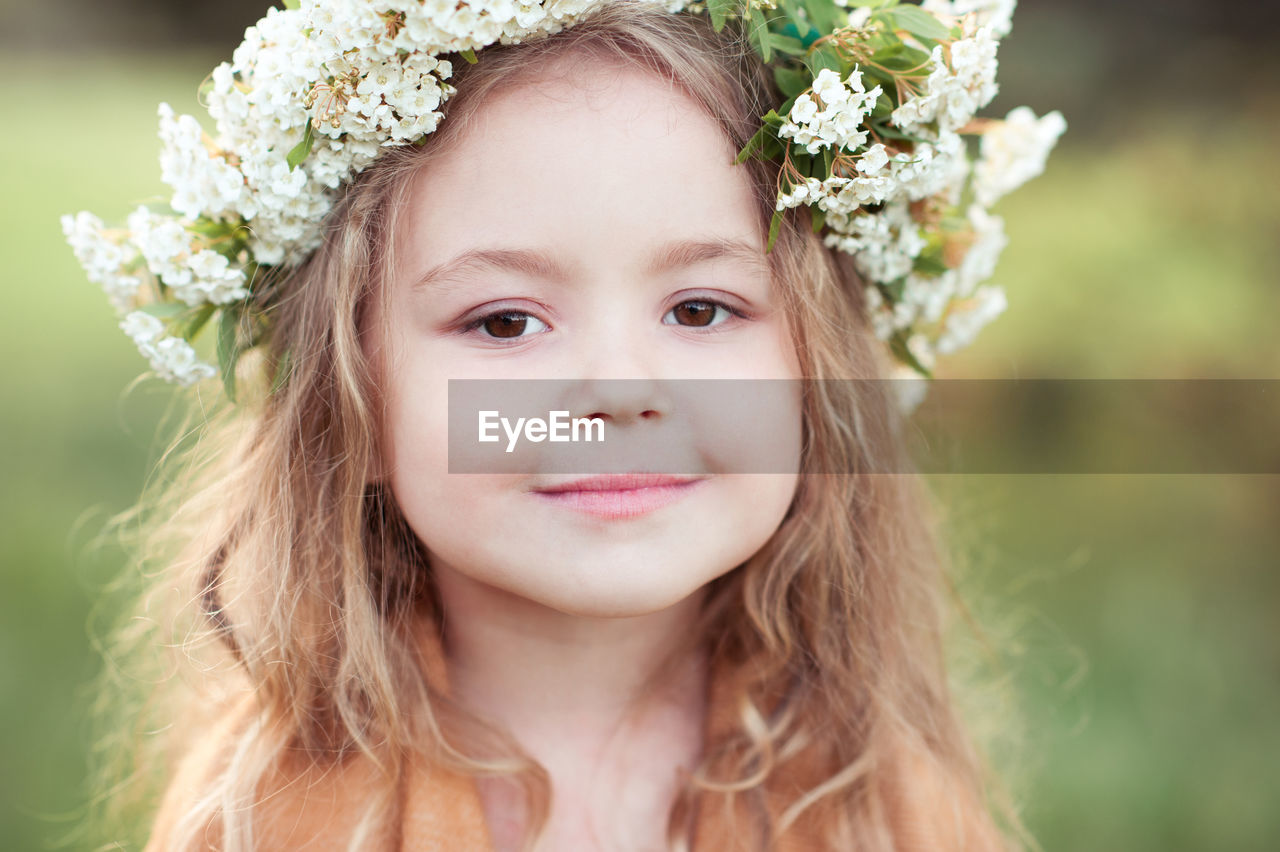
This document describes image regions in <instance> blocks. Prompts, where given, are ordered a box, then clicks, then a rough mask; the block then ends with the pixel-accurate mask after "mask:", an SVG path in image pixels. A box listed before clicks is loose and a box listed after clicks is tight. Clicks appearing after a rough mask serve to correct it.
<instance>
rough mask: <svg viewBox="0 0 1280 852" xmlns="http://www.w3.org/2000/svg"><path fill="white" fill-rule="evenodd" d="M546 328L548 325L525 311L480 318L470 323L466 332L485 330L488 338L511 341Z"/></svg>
mask: <svg viewBox="0 0 1280 852" xmlns="http://www.w3.org/2000/svg"><path fill="white" fill-rule="evenodd" d="M546 328H547V324H546V323H544V322H543V321H542V320H540V319H538V318H537V317H535V316H533V315H532V314H527V313H524V312H523V311H498V312H497V313H493V314H488V315H486V316H483V317H480V318H479V319H477V320H475V321H474V322H472V323H470V324H469V325H468V326H467V328H466V331H474V330H476V329H483V330H484V333H485V335H486V336H488V337H494V338H498V339H511V338H519V337H528V336H529V335H530V334H537V333H538V332H540V331H544V330H545V329H546Z"/></svg>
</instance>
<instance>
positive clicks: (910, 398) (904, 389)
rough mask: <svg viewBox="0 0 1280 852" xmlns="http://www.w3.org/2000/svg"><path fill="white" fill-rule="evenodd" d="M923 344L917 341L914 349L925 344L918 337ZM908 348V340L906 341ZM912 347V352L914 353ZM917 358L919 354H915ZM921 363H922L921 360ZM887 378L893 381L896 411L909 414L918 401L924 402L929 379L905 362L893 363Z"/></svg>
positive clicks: (914, 337)
mask: <svg viewBox="0 0 1280 852" xmlns="http://www.w3.org/2000/svg"><path fill="white" fill-rule="evenodd" d="M917 337H919V335H912V338H911V340H915V339H916V338H917ZM920 340H921V341H922V342H923V346H922V345H921V344H920V343H917V344H916V346H915V347H914V349H921V350H923V348H924V346H927V345H928V343H927V341H924V338H923V337H920ZM908 348H912V347H911V346H910V342H908ZM914 349H913V354H914ZM917 360H919V356H917ZM921 363H924V362H923V361H921ZM926 366H928V365H926ZM889 380H890V381H891V382H892V383H893V396H894V400H895V401H896V402H897V404H898V411H899V412H901V413H902V414H904V415H905V414H910V413H911V412H913V411H915V410H916V409H917V408H919V407H920V403H922V402H924V398H925V395H926V394H927V393H928V391H929V380H928V379H926V378H925V377H924V376H922V375H920V374H919V373H917V372H916V371H915V370H913V369H912V368H910V367H908V366H907V365H906V364H894V365H893V367H892V372H891V373H890V374H889Z"/></svg>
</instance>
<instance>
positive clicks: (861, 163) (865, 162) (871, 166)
mask: <svg viewBox="0 0 1280 852" xmlns="http://www.w3.org/2000/svg"><path fill="white" fill-rule="evenodd" d="M887 165H889V155H888V153H887V152H886V151H885V147H884V145H883V144H882V143H879V142H877V143H876V144H875V145H872V146H871V147H870V148H868V149H867V151H866V153H865V154H863V155H862V157H861V158H859V160H858V165H857V169H858V171H860V172H862V173H863V174H864V175H866V176H867V177H875V176H876V175H878V174H880V170H881V169H883V168H884V167H885V166H887Z"/></svg>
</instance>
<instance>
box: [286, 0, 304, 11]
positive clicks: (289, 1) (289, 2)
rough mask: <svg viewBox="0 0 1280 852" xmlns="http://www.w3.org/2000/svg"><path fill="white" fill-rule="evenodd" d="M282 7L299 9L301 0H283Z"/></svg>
mask: <svg viewBox="0 0 1280 852" xmlns="http://www.w3.org/2000/svg"><path fill="white" fill-rule="evenodd" d="M284 7H285V8H286V9H301V8H302V0H284Z"/></svg>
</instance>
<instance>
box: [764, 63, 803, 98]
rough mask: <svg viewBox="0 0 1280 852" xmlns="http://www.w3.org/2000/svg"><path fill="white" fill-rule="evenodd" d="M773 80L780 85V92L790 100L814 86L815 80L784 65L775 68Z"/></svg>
mask: <svg viewBox="0 0 1280 852" xmlns="http://www.w3.org/2000/svg"><path fill="white" fill-rule="evenodd" d="M773 80H774V82H775V83H777V84H778V90H779V91H781V92H782V94H784V95H786V96H787V97H788V98H794V97H798V96H799V95H800V93H801V92H803V91H804V90H805V89H807V88H809V87H810V86H812V85H813V79H812V78H810V77H809V76H808V75H807V74H805V73H804V72H803V71H797V70H795V69H794V68H786V67H784V66H782V65H775V66H774V67H773Z"/></svg>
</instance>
